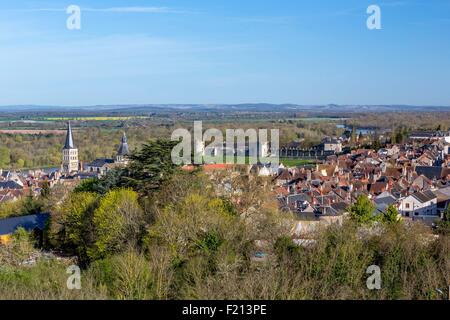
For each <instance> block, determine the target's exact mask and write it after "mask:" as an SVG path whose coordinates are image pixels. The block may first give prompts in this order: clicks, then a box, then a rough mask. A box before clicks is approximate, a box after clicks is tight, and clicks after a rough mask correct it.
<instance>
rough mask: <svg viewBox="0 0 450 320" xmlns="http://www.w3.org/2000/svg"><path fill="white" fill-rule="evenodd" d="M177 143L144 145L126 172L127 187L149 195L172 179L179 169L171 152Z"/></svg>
mask: <svg viewBox="0 0 450 320" xmlns="http://www.w3.org/2000/svg"><path fill="white" fill-rule="evenodd" d="M177 144H178V142H177V141H169V140H157V141H152V142H149V143H147V144H144V145H143V147H142V149H141V150H140V151H138V152H136V153H134V154H132V155H131V156H130V157H129V158H130V161H131V162H130V164H129V166H128V168H127V169H126V170H125V181H126V185H127V186H129V187H132V188H133V189H134V190H136V191H138V192H139V193H140V194H143V195H149V194H150V193H151V192H152V191H154V190H157V189H159V188H160V187H161V185H162V184H163V183H164V182H165V181H167V180H169V179H170V177H171V175H172V174H173V172H174V171H175V168H176V167H177V166H176V165H175V164H174V163H173V162H172V157H171V152H172V149H173V147H175V146H176V145H177Z"/></svg>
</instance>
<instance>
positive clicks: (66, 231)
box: [50, 192, 98, 262]
mask: <svg viewBox="0 0 450 320" xmlns="http://www.w3.org/2000/svg"><path fill="white" fill-rule="evenodd" d="M97 203H98V197H97V195H96V194H95V193H90V192H77V193H71V194H70V195H69V197H68V198H67V199H66V200H65V201H64V202H63V204H62V205H61V208H60V210H58V211H56V212H55V213H54V214H52V218H51V227H50V241H51V243H52V244H53V245H54V246H56V247H57V248H58V249H60V250H63V251H65V252H68V253H71V254H76V255H78V257H80V259H81V260H82V262H86V261H87V258H88V257H87V251H88V248H89V247H90V246H91V243H92V242H93V241H94V238H93V227H92V215H93V212H94V210H95V208H96V207H97Z"/></svg>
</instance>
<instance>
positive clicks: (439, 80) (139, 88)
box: [0, 0, 450, 105]
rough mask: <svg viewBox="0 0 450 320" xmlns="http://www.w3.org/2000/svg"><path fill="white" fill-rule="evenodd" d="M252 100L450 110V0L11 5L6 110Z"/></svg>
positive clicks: (3, 57) (4, 45)
mask: <svg viewBox="0 0 450 320" xmlns="http://www.w3.org/2000/svg"><path fill="white" fill-rule="evenodd" d="M71 4H76V5H79V6H80V7H81V9H82V17H81V23H82V28H81V30H74V31H69V30H67V28H66V20H67V18H68V15H67V14H66V12H65V9H66V8H67V6H69V5H71ZM371 4H377V5H379V6H380V7H381V10H382V30H368V29H367V27H366V20H367V17H368V15H367V13H366V9H367V7H368V6H369V5H371ZM248 102H269V103H297V104H328V103H338V104H414V105H450V1H448V0H403V1H398V0H380V1H377V0H370V1H366V0H339V1H336V0H258V1H257V0H220V1H219V0H182V1H181V0H159V1H143V0H126V1H125V0H122V1H119V0H102V1H96V0H91V1H86V0H71V1H61V0H58V1H56V0H47V1H24V0H15V1H6V0H4V1H1V2H0V105H18V104H42V105H96V104H143V103H248Z"/></svg>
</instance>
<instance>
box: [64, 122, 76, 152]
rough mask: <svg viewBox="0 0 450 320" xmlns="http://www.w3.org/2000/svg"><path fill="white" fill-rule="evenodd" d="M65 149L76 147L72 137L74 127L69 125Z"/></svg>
mask: <svg viewBox="0 0 450 320" xmlns="http://www.w3.org/2000/svg"><path fill="white" fill-rule="evenodd" d="M64 149H75V144H74V143H73V137H72V127H71V126H70V121H69V125H68V127H67V134H66V143H65V144H64Z"/></svg>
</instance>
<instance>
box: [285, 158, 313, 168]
mask: <svg viewBox="0 0 450 320" xmlns="http://www.w3.org/2000/svg"><path fill="white" fill-rule="evenodd" d="M280 162H281V163H282V164H283V165H284V166H285V167H297V166H304V165H308V164H316V163H317V161H315V160H305V159H288V158H280Z"/></svg>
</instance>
